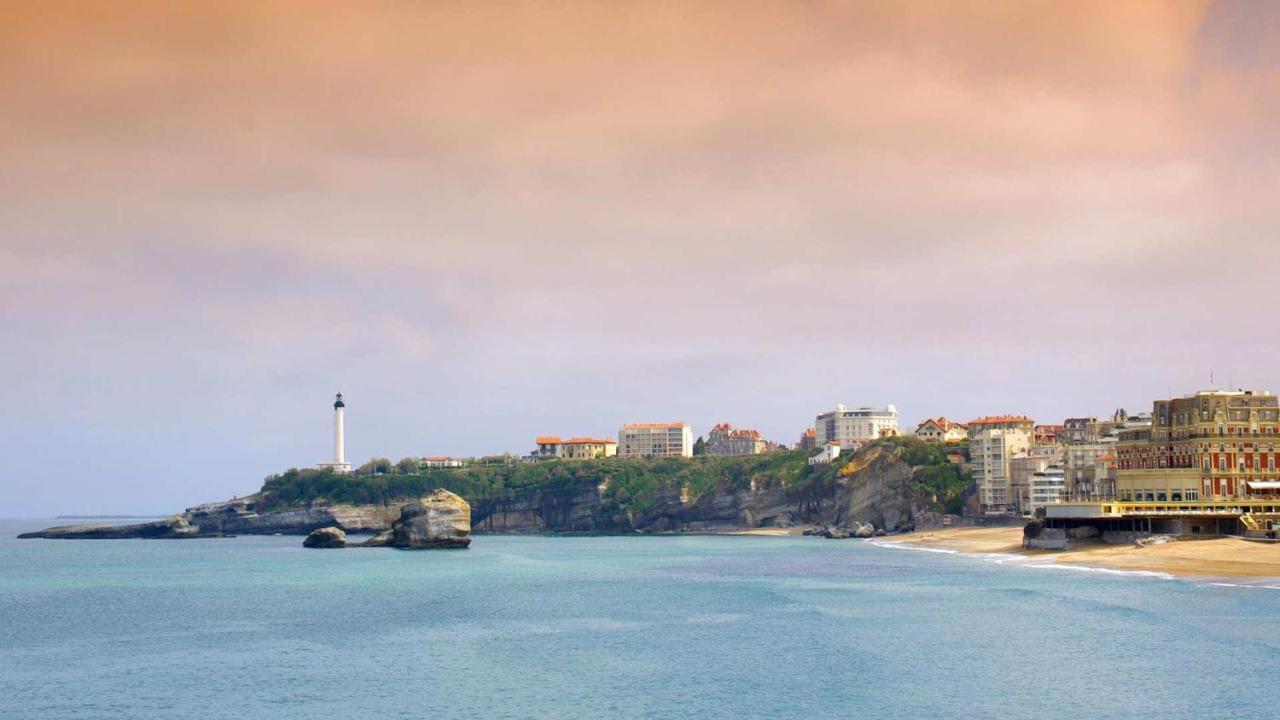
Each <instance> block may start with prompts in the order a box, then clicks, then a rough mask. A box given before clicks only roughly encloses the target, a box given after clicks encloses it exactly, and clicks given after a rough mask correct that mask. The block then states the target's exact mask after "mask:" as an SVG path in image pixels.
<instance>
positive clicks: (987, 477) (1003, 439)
mask: <svg viewBox="0 0 1280 720" xmlns="http://www.w3.org/2000/svg"><path fill="white" fill-rule="evenodd" d="M1034 442H1035V421H1034V420H1032V419H1031V418H1028V417H1022V416H1014V415H1001V416H998V417H984V418H978V419H977V420H972V421H970V422H969V461H970V464H971V466H972V467H973V472H974V479H975V480H976V481H977V483H978V502H979V504H980V505H981V508H982V512H983V513H984V514H987V515H1005V514H1009V513H1016V512H1017V511H1018V499H1017V497H1015V495H1014V494H1013V487H1012V473H1011V466H1010V463H1011V461H1012V459H1013V458H1014V457H1016V456H1018V455H1021V454H1024V453H1026V452H1027V451H1029V450H1030V449H1031V448H1032V447H1033V446H1034Z"/></svg>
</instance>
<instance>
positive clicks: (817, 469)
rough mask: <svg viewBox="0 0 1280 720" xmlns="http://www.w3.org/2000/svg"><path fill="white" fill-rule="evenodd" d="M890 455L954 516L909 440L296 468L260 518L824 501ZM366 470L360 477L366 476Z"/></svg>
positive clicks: (919, 449)
mask: <svg viewBox="0 0 1280 720" xmlns="http://www.w3.org/2000/svg"><path fill="white" fill-rule="evenodd" d="M874 447H882V448H892V449H893V450H894V451H895V452H896V453H897V454H898V456H899V457H900V458H901V459H902V460H903V461H905V462H906V463H908V464H909V465H911V466H913V467H914V468H915V473H914V476H913V482H914V484H915V485H916V486H917V487H916V488H915V489H916V491H917V493H918V494H919V495H921V496H922V497H923V498H925V499H926V500H927V501H928V502H929V503H930V504H931V505H933V506H934V507H936V508H937V509H939V510H946V511H948V512H958V511H959V508H960V507H961V506H962V505H963V503H964V499H963V494H964V491H965V489H966V488H967V486H968V485H969V482H970V479H969V478H968V477H967V476H965V475H964V474H962V473H961V472H960V470H959V468H958V467H957V466H955V465H953V464H951V463H949V462H948V461H947V459H946V454H945V452H944V449H943V448H940V447H938V446H936V445H929V444H927V443H924V442H921V441H920V440H918V439H916V438H913V437H902V438H888V439H885V440H880V441H877V442H875V443H872V444H871V445H869V446H868V447H867V448H864V449H863V450H862V451H860V452H859V453H856V454H854V455H853V456H850V457H848V458H844V457H842V458H840V459H839V460H837V461H836V462H835V463H832V464H830V465H817V466H810V465H809V463H808V458H809V456H810V455H811V454H812V453H811V452H809V451H781V452H772V453H766V454H763V455H752V456H748V457H733V458H722V457H710V456H706V455H701V456H698V457H694V458H664V459H652V460H647V459H626V460H624V459H621V458H608V459H601V460H581V461H562V460H556V461H547V462H539V463H511V464H499V463H495V464H481V465H471V466H468V467H465V468H461V469H451V470H445V469H440V470H419V471H416V472H412V473H407V472H404V470H408V469H410V468H409V466H407V465H405V464H403V463H396V464H393V463H391V462H390V461H382V460H380V461H378V462H376V463H375V466H374V467H375V468H376V470H375V471H374V472H372V473H369V474H359V475H336V474H334V473H332V472H331V471H328V470H314V469H302V470H299V469H296V468H294V469H291V470H289V471H287V472H285V473H282V474H279V475H272V476H271V477H268V478H267V479H266V482H265V483H264V484H263V486H262V492H261V494H260V498H261V499H260V507H259V509H260V510H280V509H284V508H289V507H302V506H307V505H310V504H312V503H316V502H328V503H333V504H388V503H393V502H397V501H402V500H405V499H408V498H415V497H421V496H423V495H426V494H428V493H430V492H431V491H432V490H434V489H436V488H445V489H447V490H450V491H452V492H455V493H457V494H459V495H461V496H462V497H464V498H466V499H467V500H468V501H470V502H476V501H479V500H485V499H489V498H494V497H499V496H503V495H507V494H511V493H519V492H525V491H536V492H548V491H558V490H562V491H569V492H573V491H576V490H581V489H582V488H584V487H587V486H600V485H604V487H605V490H604V497H603V498H602V499H603V501H604V503H605V504H606V505H607V506H609V507H611V508H615V509H617V510H620V511H624V512H638V513H643V512H645V511H647V510H649V509H650V508H651V507H653V504H654V501H655V498H656V497H657V495H658V493H659V492H660V491H663V490H676V491H679V492H682V493H685V494H686V495H687V497H688V499H689V501H690V502H697V500H698V499H699V498H701V497H702V496H703V495H704V494H706V493H708V492H711V491H714V490H725V489H730V490H746V489H756V490H764V489H769V488H774V487H783V488H787V489H788V490H789V491H790V490H793V489H794V490H796V491H805V490H810V491H813V492H821V491H822V490H823V489H825V488H829V487H830V486H831V485H832V484H834V483H835V482H836V481H837V478H838V477H839V476H840V473H842V472H843V473H844V474H845V475H848V474H849V473H850V471H851V470H852V468H854V467H856V466H857V460H858V458H859V457H860V456H862V455H863V454H864V453H867V452H869V451H870V449H871V448H874ZM362 469H363V468H362Z"/></svg>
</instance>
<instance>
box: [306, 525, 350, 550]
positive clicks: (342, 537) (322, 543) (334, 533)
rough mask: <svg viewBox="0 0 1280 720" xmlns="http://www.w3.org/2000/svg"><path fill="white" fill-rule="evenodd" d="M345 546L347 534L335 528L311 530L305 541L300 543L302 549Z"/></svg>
mask: <svg viewBox="0 0 1280 720" xmlns="http://www.w3.org/2000/svg"><path fill="white" fill-rule="evenodd" d="M346 546H347V534H346V533H345V532H343V531H342V530H341V529H339V528H336V527H326V528H320V529H319V530H312V531H311V534H310V535H308V536H307V539H306V540H303V541H302V547H308V548H320V549H328V548H344V547H346Z"/></svg>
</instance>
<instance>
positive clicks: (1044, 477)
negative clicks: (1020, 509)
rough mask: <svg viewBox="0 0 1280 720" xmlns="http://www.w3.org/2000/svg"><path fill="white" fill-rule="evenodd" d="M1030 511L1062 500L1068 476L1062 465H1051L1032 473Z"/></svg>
mask: <svg viewBox="0 0 1280 720" xmlns="http://www.w3.org/2000/svg"><path fill="white" fill-rule="evenodd" d="M1030 494H1031V503H1030V508H1029V509H1030V511H1031V512H1033V513H1034V512H1035V511H1036V510H1038V509H1039V508H1042V507H1044V506H1045V505H1056V504H1057V503H1060V502H1062V500H1063V497H1064V496H1065V494H1066V477H1065V475H1064V474H1063V470H1062V466H1061V465H1050V466H1048V467H1046V468H1044V469H1042V470H1037V471H1035V472H1034V473H1032V474H1031V493H1030Z"/></svg>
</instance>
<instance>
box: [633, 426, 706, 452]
mask: <svg viewBox="0 0 1280 720" xmlns="http://www.w3.org/2000/svg"><path fill="white" fill-rule="evenodd" d="M618 455H619V456H620V457H626V458H637V457H693V429H692V428H690V427H689V425H688V424H687V423H683V422H673V423H632V424H630V425H623V426H622V429H621V430H619V431H618Z"/></svg>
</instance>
